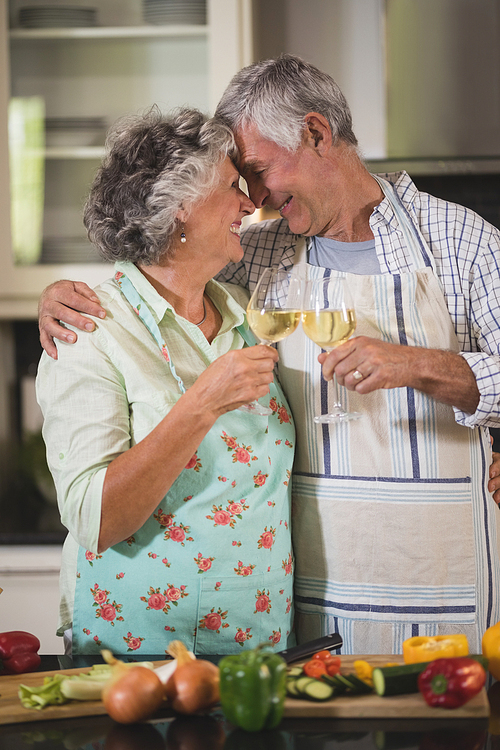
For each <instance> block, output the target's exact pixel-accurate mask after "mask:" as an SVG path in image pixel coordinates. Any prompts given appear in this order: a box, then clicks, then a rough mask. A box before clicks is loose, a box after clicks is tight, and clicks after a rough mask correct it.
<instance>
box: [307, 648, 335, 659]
mask: <svg viewBox="0 0 500 750" xmlns="http://www.w3.org/2000/svg"><path fill="white" fill-rule="evenodd" d="M312 658H313V659H319V660H320V661H328V659H331V658H332V654H331V651H327V650H326V649H325V650H324V651H317V652H316V653H315V654H313V656H312ZM337 658H338V659H340V657H337Z"/></svg>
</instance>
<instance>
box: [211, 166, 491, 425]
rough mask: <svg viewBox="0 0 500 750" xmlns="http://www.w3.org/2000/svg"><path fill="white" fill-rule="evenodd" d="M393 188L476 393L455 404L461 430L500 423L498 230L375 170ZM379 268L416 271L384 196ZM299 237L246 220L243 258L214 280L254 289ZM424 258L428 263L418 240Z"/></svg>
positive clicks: (377, 215) (280, 224)
mask: <svg viewBox="0 0 500 750" xmlns="http://www.w3.org/2000/svg"><path fill="white" fill-rule="evenodd" d="M381 176H382V177H385V178H386V179H388V180H389V181H390V182H391V183H392V184H393V185H394V188H395V191H396V194H397V196H398V197H399V199H400V201H401V203H402V205H403V207H404V209H405V210H406V212H407V213H408V215H409V216H410V218H411V220H412V222H413V224H414V225H416V226H417V227H418V228H419V229H420V233H421V235H422V236H423V238H424V239H425V241H426V242H427V245H428V247H429V249H430V251H431V252H432V255H433V257H434V261H435V264H436V269H437V274H438V276H439V279H440V281H441V285H442V287H443V293H444V296H445V299H446V303H447V306H448V310H449V312H450V316H451V319H452V321H453V325H454V327H455V332H456V334H457V338H458V342H459V347H460V354H461V355H462V356H463V357H464V359H466V360H467V362H468V364H469V366H470V367H471V369H472V371H473V373H474V375H475V377H476V381H477V385H478V388H479V393H480V400H479V404H478V407H477V409H476V411H475V413H474V414H467V413H465V412H463V411H460V410H459V409H455V419H456V421H457V422H458V423H459V424H463V425H465V426H467V427H476V426H478V425H481V426H490V427H498V426H499V425H500V231H499V230H498V229H496V228H495V227H493V226H492V225H491V224H488V223H487V222H485V221H484V220H483V219H481V217H480V216H478V215H477V214H476V213H474V211H471V210H470V209H468V208H464V207H463V206H458V205H456V204H454V203H448V202H447V201H444V200H441V199H439V198H434V197H433V196H431V195H428V194H427V193H421V192H419V191H418V190H417V188H416V186H415V184H414V183H413V182H412V180H411V179H410V177H409V176H408V175H407V174H406V172H399V173H397V174H390V175H381ZM370 227H371V229H372V231H373V235H374V237H375V247H376V251H377V256H378V259H379V263H380V268H381V273H391V274H400V273H408V272H411V271H413V270H415V269H414V268H413V267H412V265H411V260H410V256H409V253H408V251H407V248H406V245H405V243H404V239H403V235H402V232H401V230H400V228H399V225H398V222H397V220H396V217H395V216H394V213H393V209H392V207H391V205H390V203H389V201H388V200H387V198H385V197H384V199H383V200H382V202H381V203H380V204H379V205H378V206H377V207H376V208H375V210H374V211H373V213H372V215H371V217H370ZM298 239H299V236H298V235H294V234H292V233H291V232H290V230H289V229H288V224H287V222H286V220H284V219H278V220H273V221H265V222H261V223H258V224H252V225H251V226H250V227H249V228H248V229H246V230H245V231H244V232H243V233H242V235H241V244H242V246H243V248H244V251H245V255H244V258H243V260H242V261H241V263H239V264H231V265H229V266H227V267H226V268H225V269H224V270H223V271H222V272H221V274H220V275H219V276H218V279H219V280H221V281H230V282H232V283H235V284H241V285H243V286H245V287H247V288H249V289H250V290H252V289H253V288H254V287H255V284H256V283H257V280H258V278H259V276H260V274H261V272H262V271H263V269H264V268H267V267H268V266H280V267H283V268H290V267H291V266H292V265H293V259H294V255H295V246H296V244H297V241H298ZM422 256H423V263H424V264H425V265H427V266H429V265H430V261H429V259H428V257H427V253H426V250H425V248H424V246H423V245H422Z"/></svg>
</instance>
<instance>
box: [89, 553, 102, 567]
mask: <svg viewBox="0 0 500 750" xmlns="http://www.w3.org/2000/svg"><path fill="white" fill-rule="evenodd" d="M101 557H102V555H96V554H95V553H94V552H91V551H90V550H88V549H87V550H85V559H86V560H87V562H88V563H89V565H90V567H91V568H93V567H94V560H100V559H101Z"/></svg>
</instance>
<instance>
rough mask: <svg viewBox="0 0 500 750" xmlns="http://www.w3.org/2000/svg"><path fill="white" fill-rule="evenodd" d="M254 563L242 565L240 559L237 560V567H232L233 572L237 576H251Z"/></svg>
mask: <svg viewBox="0 0 500 750" xmlns="http://www.w3.org/2000/svg"><path fill="white" fill-rule="evenodd" d="M254 568H255V565H243V563H242V562H241V560H238V567H237V568H234V572H235V573H236V575H239V576H251V575H252V571H253V570H254Z"/></svg>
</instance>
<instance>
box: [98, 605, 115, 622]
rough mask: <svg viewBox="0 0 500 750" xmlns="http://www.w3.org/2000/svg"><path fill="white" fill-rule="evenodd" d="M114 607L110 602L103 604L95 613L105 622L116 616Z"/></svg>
mask: <svg viewBox="0 0 500 750" xmlns="http://www.w3.org/2000/svg"><path fill="white" fill-rule="evenodd" d="M116 614H117V613H116V608H115V607H113V605H112V604H103V605H102V607H101V609H98V610H97V612H96V615H97V616H99V617H102V619H103V620H106V621H107V622H112V621H113V620H114V619H115V617H116Z"/></svg>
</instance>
